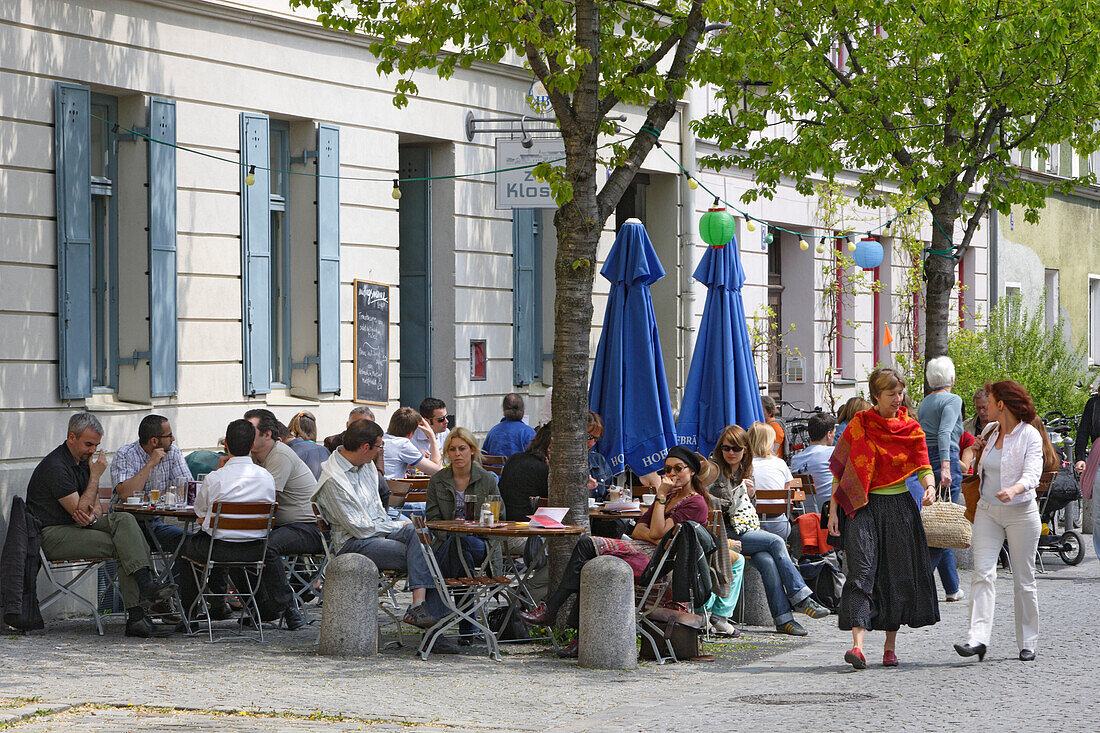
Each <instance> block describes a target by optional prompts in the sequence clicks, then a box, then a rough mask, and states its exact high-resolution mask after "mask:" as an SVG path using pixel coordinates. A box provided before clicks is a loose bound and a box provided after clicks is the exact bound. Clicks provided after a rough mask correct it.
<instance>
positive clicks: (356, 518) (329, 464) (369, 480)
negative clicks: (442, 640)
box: [313, 420, 438, 629]
mask: <svg viewBox="0 0 1100 733" xmlns="http://www.w3.org/2000/svg"><path fill="white" fill-rule="evenodd" d="M381 446H382V428H380V427H378V425H377V424H375V423H373V422H370V421H369V420H360V421H359V422H356V423H353V424H352V425H351V426H350V427H348V429H347V430H345V431H344V444H343V446H342V447H340V448H338V449H337V450H335V451H334V452H333V453H332V455H331V456H329V459H328V460H327V461H325V462H324V463H322V464H321V477H320V478H319V479H318V480H317V493H316V494H314V496H313V501H314V502H315V503H316V504H317V506H318V507H319V508H320V510H321V514H322V515H323V516H324V518H325V520H326V521H328V523H329V524H330V525H332V546H333V548H334V549H335V550H336V553H337V554H339V555H342V554H344V553H346V552H357V553H359V554H360V555H365V556H366V557H369V558H370V559H371V560H373V561H374V564H375V565H377V566H378V569H379V570H398V571H406V572H408V575H409V587H410V588H411V589H412V601H413V602H412V605H411V606H409V609H408V611H406V613H405V621H406V622H407V623H410V624H412V625H414V626H419V627H420V628H423V629H427V628H431V627H432V626H433V625H435V623H436V621H437V620H438V619H436V617H435V616H434V615H433V614H432V613H431V612H430V611H429V610H428V608H427V603H426V602H425V600H426V598H427V594H428V591H429V590H430V589H431V592H432V593H434V592H435V591H434V584H433V582H432V576H431V573H430V571H429V570H428V563H427V562H426V561H425V559H424V556H423V553H422V551H421V549H420V541H419V540H418V539H417V537H416V533H415V530H414V528H413V526H412V524H410V523H409V522H408V521H406V520H403V519H392V518H391V517H390V516H389V514H387V512H386V508H385V507H383V506H382V500H381V499H380V498H379V497H378V472H377V471H376V470H375V469H374V465H373V463H372V461H373V460H374V456H375V455H376V454H377V453H378V450H379V448H381Z"/></svg>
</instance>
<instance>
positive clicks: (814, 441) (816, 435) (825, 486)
mask: <svg viewBox="0 0 1100 733" xmlns="http://www.w3.org/2000/svg"><path fill="white" fill-rule="evenodd" d="M807 428H808V430H809V433H810V444H809V445H808V446H806V448H805V450H803V451H802V452H801V453H798V454H797V455H796V456H795V457H794V458H792V459H791V470H792V471H794V472H795V473H808V474H810V475H811V476H813V477H814V491H815V492H817V493H816V494H815V495H813V496H810V495H809V494H807V496H806V498H807V500H808V502H807V506H806V511H814V512H819V513H820V512H821V508H822V507H823V506H825V505H826V504H828V503H829V497H830V496H832V494H833V472H832V471H830V470H829V459H830V458H832V457H833V437H834V435H835V434H836V418H834V417H833V416H832V415H827V414H824V413H819V414H816V415H811V416H810V419H809V420H808V421H807ZM809 502H812V503H813V507H812V508H811V507H810V503H809Z"/></svg>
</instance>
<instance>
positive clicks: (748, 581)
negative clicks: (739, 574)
mask: <svg viewBox="0 0 1100 733" xmlns="http://www.w3.org/2000/svg"><path fill="white" fill-rule="evenodd" d="M742 612H744V614H745V625H746V626H772V627H774V626H775V621H774V620H773V619H772V612H771V610H770V609H769V608H768V595H767V593H765V591H764V579H763V578H761V577H760V571H759V570H757V569H756V566H755V565H753V564H752V559H751V558H749V557H746V558H745V570H744V577H743V578H742V580H741V598H740V600H739V601H738V602H737V608H736V609H735V610H734V612H733V618H735V619H740V618H741V614H742Z"/></svg>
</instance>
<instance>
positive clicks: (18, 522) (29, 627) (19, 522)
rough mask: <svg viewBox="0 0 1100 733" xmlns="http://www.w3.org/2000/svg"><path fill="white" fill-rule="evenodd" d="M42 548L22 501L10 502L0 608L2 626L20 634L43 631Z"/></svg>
mask: <svg viewBox="0 0 1100 733" xmlns="http://www.w3.org/2000/svg"><path fill="white" fill-rule="evenodd" d="M41 546H42V539H41V537H40V536H39V527H38V521H37V520H36V519H35V518H34V517H33V516H31V514H30V513H29V512H28V511H27V505H26V504H25V503H24V502H23V499H22V498H20V497H18V496H16V497H14V498H13V499H12V500H11V516H10V517H9V520H8V536H7V538H6V539H5V540H4V553H3V555H0V606H2V608H3V614H4V623H5V624H7V625H8V626H11V627H12V628H13V629H18V630H20V631H34V630H35V629H41V628H43V626H44V624H43V623H42V613H41V612H40V611H39V610H38V588H37V581H38V566H39V564H40V563H39V560H38V551H39V548H40V547H41Z"/></svg>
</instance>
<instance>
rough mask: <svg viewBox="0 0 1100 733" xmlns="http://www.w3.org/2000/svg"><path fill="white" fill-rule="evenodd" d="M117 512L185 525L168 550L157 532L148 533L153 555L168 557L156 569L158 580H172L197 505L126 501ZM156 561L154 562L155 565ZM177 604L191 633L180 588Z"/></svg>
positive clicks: (194, 517)
mask: <svg viewBox="0 0 1100 733" xmlns="http://www.w3.org/2000/svg"><path fill="white" fill-rule="evenodd" d="M115 511H116V512H126V513H127V514H133V515H134V518H135V519H137V520H138V521H139V522H142V523H145V522H150V521H152V520H153V519H157V518H160V519H175V520H177V521H179V522H180V524H182V525H183V535H182V536H181V537H180V541H179V542H178V543H177V544H176V546H175V548H174V549H171V550H166V549H165V548H164V547H163V546H161V544H160V538H159V537H157V534H156V532H153V531H151V530H150V531H149V532H147V533H146V534H148V535H149V536H150V537H152V538H153V547H154V552H153V557H154V558H156V557H160V558H162V559H163V558H166V557H167V560H166V561H165V562H164V565H163V566H162V567H161V568H159V569H156V568H155V567H154V569H156V571H157V580H159V581H162V582H163V581H165V580H172V579H173V576H172V569H173V568H174V567H175V566H176V560H177V559H178V558H179V555H180V550H182V549H183V542H184V540H186V539H187V530H188V529H190V527H191V525H192V524H194V523H195V522H196V521H198V515H197V514H195V507H193V506H184V507H179V508H178V509H167V508H164V507H156V506H152V505H149V504H127V503H125V502H122V503H119V504H117V505H116V506H115ZM155 565H156V563H155V562H154V566H155ZM174 601H175V605H176V606H177V609H178V611H179V614H180V617H181V618H182V619H183V623H184V625H185V626H186V627H187V630H188V633H190V624H189V623H188V621H187V614H186V613H185V612H184V608H183V599H181V598H180V594H179V589H178V588H177V589H176V592H175V598H174Z"/></svg>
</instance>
